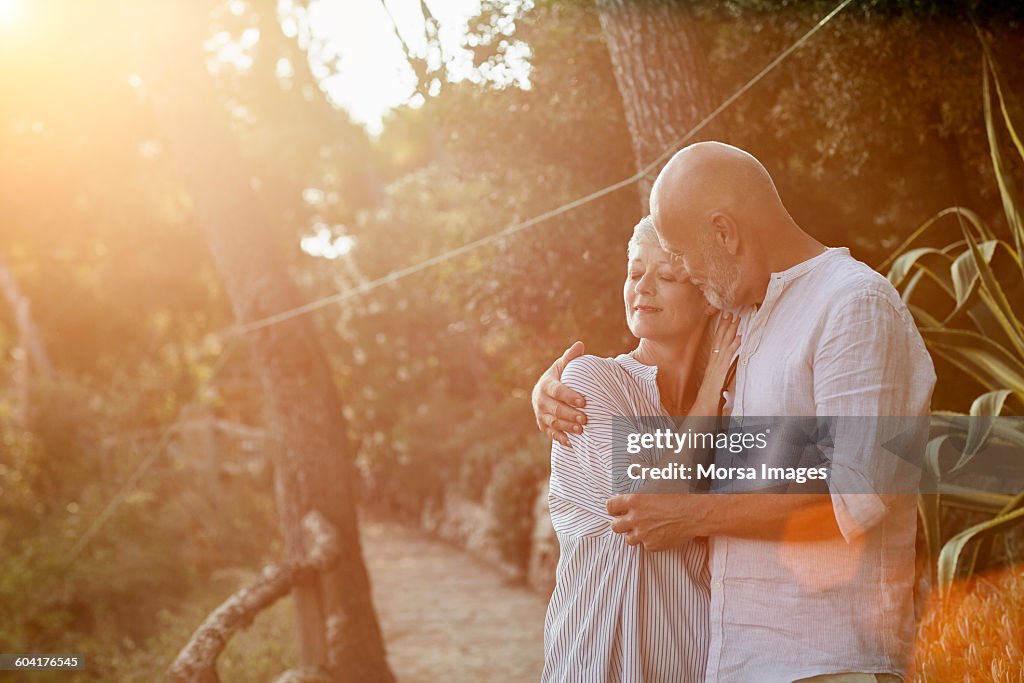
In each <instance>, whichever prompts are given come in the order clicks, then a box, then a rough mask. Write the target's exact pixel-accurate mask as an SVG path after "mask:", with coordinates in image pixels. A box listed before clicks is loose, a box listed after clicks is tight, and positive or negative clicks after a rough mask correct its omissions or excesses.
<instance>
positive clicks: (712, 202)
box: [651, 142, 788, 242]
mask: <svg viewBox="0 0 1024 683" xmlns="http://www.w3.org/2000/svg"><path fill="white" fill-rule="evenodd" d="M715 211H725V212H728V213H729V214H730V215H731V216H733V217H734V218H736V219H737V220H742V221H743V222H746V220H748V219H754V221H755V223H756V222H757V219H758V218H760V219H761V220H762V221H764V219H770V218H777V217H778V216H779V215H780V214H785V215H786V216H787V217H788V213H786V209H785V207H783V205H782V200H781V199H780V198H779V193H778V191H777V190H776V189H775V183H774V182H772V178H771V176H770V175H768V171H767V170H766V169H765V167H764V166H763V165H762V164H761V162H760V161H758V160H757V159H756V158H755V157H754V156H753V155H752V154H750V153H749V152H744V151H743V150H742V149H740V148H738V147H733V146H732V145H726V144H724V143H721V142H698V143H696V144H693V145H690V146H689V147H685V148H683V149H682V150H680V151H679V152H677V153H676V155H675V156H674V157H672V159H671V160H670V161H669V162H668V164H666V165H665V168H664V169H662V171H661V173H660V174H659V175H658V179H657V180H656V181H655V183H654V188H653V190H652V191H651V213H652V215H654V221H655V224H656V225H657V226H658V230H659V231H660V232H662V236H663V237H664V238H666V239H667V240H668V241H670V242H671V240H672V238H673V237H676V235H675V234H674V233H676V232H678V231H679V230H680V229H685V228H687V227H698V224H700V223H704V222H706V219H707V218H708V216H709V214H711V213H713V212H715ZM765 222H767V221H765Z"/></svg>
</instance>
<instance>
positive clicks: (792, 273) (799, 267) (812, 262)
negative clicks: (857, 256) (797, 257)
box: [772, 247, 850, 282]
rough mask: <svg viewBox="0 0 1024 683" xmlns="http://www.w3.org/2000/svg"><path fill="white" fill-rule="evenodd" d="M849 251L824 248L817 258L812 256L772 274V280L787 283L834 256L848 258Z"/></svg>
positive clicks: (844, 248)
mask: <svg viewBox="0 0 1024 683" xmlns="http://www.w3.org/2000/svg"><path fill="white" fill-rule="evenodd" d="M849 255H850V250H849V249H848V248H846V247H826V248H825V251H823V252H821V253H820V254H818V255H817V256H812V257H811V258H809V259H807V260H806V261H801V262H800V263H798V264H796V265H795V266H793V267H792V268H787V269H786V270H783V271H781V272H778V273H772V280H773V281H774V280H782V281H784V282H789V281H790V280H794V279H796V278H798V277H800V276H801V275H803V274H804V273H809V272H811V271H812V270H814V269H815V268H817V267H818V266H820V265H821V264H822V263H824V262H825V261H828V260H830V259H831V258H833V257H835V256H849Z"/></svg>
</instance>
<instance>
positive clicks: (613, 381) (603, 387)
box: [562, 355, 627, 394]
mask: <svg viewBox="0 0 1024 683" xmlns="http://www.w3.org/2000/svg"><path fill="white" fill-rule="evenodd" d="M626 380H627V374H626V372H625V370H624V369H623V367H622V366H621V365H620V364H619V362H618V360H617V359H615V358H602V357H601V356H592V355H585V356H580V357H579V358H575V359H573V360H571V361H569V364H568V365H566V366H565V370H563V371H562V383H563V384H565V385H566V386H570V387H572V388H574V389H577V390H579V391H582V392H583V393H584V394H586V391H585V390H586V389H591V390H598V391H604V392H607V390H608V389H610V388H612V387H621V386H623V385H624V384H625V382H626Z"/></svg>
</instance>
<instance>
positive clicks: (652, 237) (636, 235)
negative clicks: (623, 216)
mask: <svg viewBox="0 0 1024 683" xmlns="http://www.w3.org/2000/svg"><path fill="white" fill-rule="evenodd" d="M646 242H651V243H653V244H655V245H657V246H658V248H659V249H661V238H660V237H658V231H657V229H656V228H655V227H654V219H653V218H651V217H650V216H644V217H643V218H641V219H640V222H639V223H637V224H636V227H634V228H633V236H632V237H630V238H629V243H628V244H627V245H626V254H627V255H628V254H632V253H633V251H634V250H635V249H639V248H640V245H641V244H643V243H646Z"/></svg>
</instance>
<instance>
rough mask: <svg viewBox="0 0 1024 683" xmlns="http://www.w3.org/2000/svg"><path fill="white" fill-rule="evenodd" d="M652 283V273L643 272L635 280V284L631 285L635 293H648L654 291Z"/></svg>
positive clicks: (653, 281)
mask: <svg viewBox="0 0 1024 683" xmlns="http://www.w3.org/2000/svg"><path fill="white" fill-rule="evenodd" d="M654 283H655V279H654V274H653V273H644V274H643V275H641V276H640V279H639V280H637V281H636V284H635V285H634V286H633V291H635V292H636V293H637V294H649V293H651V292H653V291H654Z"/></svg>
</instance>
